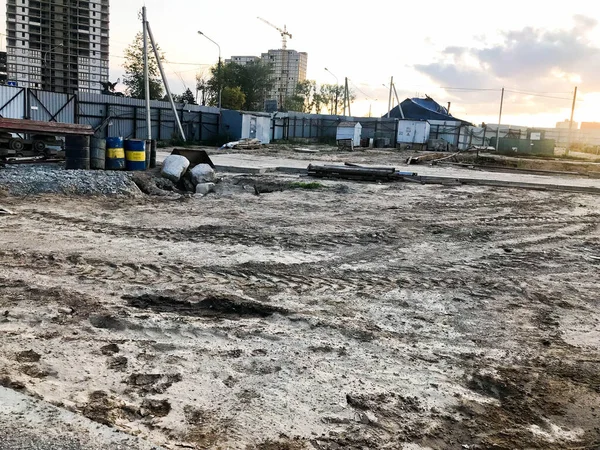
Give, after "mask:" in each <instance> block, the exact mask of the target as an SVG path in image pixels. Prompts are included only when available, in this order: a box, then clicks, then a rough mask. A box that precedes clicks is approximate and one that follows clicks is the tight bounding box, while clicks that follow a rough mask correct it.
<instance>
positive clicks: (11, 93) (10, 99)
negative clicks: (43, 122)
mask: <svg viewBox="0 0 600 450" xmlns="http://www.w3.org/2000/svg"><path fill="white" fill-rule="evenodd" d="M26 102H27V94H26V89H25V88H18V87H12V86H0V117H2V118H6V119H22V118H23V117H25V106H26Z"/></svg>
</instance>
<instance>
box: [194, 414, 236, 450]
mask: <svg viewBox="0 0 600 450" xmlns="http://www.w3.org/2000/svg"><path fill="white" fill-rule="evenodd" d="M183 412H184V414H185V421H186V422H187V424H188V430H187V433H186V434H185V437H184V439H185V440H186V441H188V442H190V443H192V444H194V445H195V446H196V447H194V448H215V446H216V445H218V444H219V443H220V442H222V441H224V440H225V439H226V436H227V431H228V430H229V429H230V428H231V427H232V425H233V422H232V421H231V420H230V419H221V418H219V417H218V415H217V414H216V413H215V412H214V411H208V410H204V409H200V408H194V407H193V406H189V405H188V406H185V407H184V409H183Z"/></svg>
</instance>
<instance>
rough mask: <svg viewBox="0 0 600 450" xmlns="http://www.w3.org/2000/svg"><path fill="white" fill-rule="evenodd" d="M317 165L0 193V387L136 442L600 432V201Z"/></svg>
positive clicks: (479, 445) (522, 438) (403, 445)
mask: <svg viewBox="0 0 600 450" xmlns="http://www.w3.org/2000/svg"><path fill="white" fill-rule="evenodd" d="M221 175H222V174H221ZM298 181H299V178H298V177H297V176H295V177H294V176H289V175H287V176H286V175H275V174H271V175H263V176H248V175H240V174H230V175H224V177H223V180H222V181H221V182H220V183H219V184H218V185H217V192H216V193H214V194H209V195H207V196H205V197H202V198H197V197H187V198H186V197H184V198H179V199H172V198H158V197H148V196H141V195H140V196H136V197H112V198H106V197H72V196H71V197H69V196H60V195H47V196H29V197H11V196H4V197H0V204H2V206H4V207H6V208H7V209H10V210H12V212H14V214H12V215H0V337H1V344H0V384H1V385H2V386H4V387H7V388H10V389H13V390H17V391H19V392H21V393H26V394H27V395H29V396H32V397H35V398H37V399H42V400H43V401H45V402H48V403H50V404H53V405H56V406H58V407H60V408H61V409H65V410H68V411H70V412H74V413H76V414H77V415H81V416H85V417H87V418H89V419H92V420H93V421H95V422H96V423H98V424H103V425H108V426H111V427H114V428H115V429H117V430H120V431H123V432H126V433H127V434H129V435H134V436H137V438H139V439H141V440H140V441H139V442H140V443H139V447H136V446H137V445H138V444H132V443H130V444H128V445H127V446H126V447H124V448H149V446H148V445H155V446H162V447H165V448H172V449H176V448H197V449H205V448H206V449H227V448H230V449H257V450H277V449H293V450H296V449H370V448H373V449H379V448H382V449H386V448H389V449H406V450H419V449H427V448H431V449H467V448H468V449H491V448H493V449H526V448H527V449H530V448H534V449H596V448H600V418H599V417H598V414H599V413H600V354H599V350H600V327H599V321H600V309H599V303H598V293H599V292H600V278H599V274H600V212H599V210H598V206H599V202H600V199H599V197H597V196H592V195H584V194H573V193H557V192H554V193H551V192H544V191H533V190H523V189H498V188H491V187H479V186H468V187H465V186H437V185H426V186H423V185H418V184H406V183H391V184H378V183H359V182H347V181H320V182H319V183H320V184H319V185H314V184H312V185H310V184H303V183H298ZM300 181H302V182H305V181H306V180H300ZM309 181H312V180H309ZM257 192H259V193H260V195H256V193H257ZM11 421H21V422H23V421H27V413H26V411H25V412H23V411H22V412H20V413H19V415H18V417H16V418H15V417H12V418H11V417H7V416H6V415H0V425H2V423H5V424H6V423H9V424H10V423H12V422H11ZM31 424H32V425H31V426H32V427H33V428H39V427H38V425H36V424H38V422H36V421H35V420H33V421H32V422H31ZM56 426H57V427H58V426H59V425H56ZM38 431H40V432H42V433H43V430H38ZM136 442H137V441H136ZM142 442H143V443H144V444H142ZM146 444H148V445H146ZM1 447H2V444H0V448H1ZM65 448H66V447H65ZM113 448H115V447H113Z"/></svg>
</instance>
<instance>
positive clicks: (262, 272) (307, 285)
mask: <svg viewBox="0 0 600 450" xmlns="http://www.w3.org/2000/svg"><path fill="white" fill-rule="evenodd" d="M0 258H1V259H0V261H2V263H3V265H4V266H5V267H10V268H15V269H31V270H35V272H37V273H39V274H43V275H58V276H60V275H62V276H64V275H67V276H70V277H75V278H78V279H80V280H94V281H105V282H108V283H111V282H119V284H121V285H123V284H125V285H130V286H151V285H153V284H164V285H177V286H180V285H189V286H194V285H203V284H205V285H207V286H232V287H235V288H237V289H239V288H242V289H244V290H245V291H246V292H254V291H266V292H269V291H272V292H273V293H278V292H281V291H282V290H283V291H285V290H287V291H294V292H298V293H306V292H311V293H315V294H316V293H324V292H335V293H337V294H343V293H351V292H354V293H357V292H361V293H367V292H371V291H374V292H377V291H379V290H380V289H382V288H395V287H398V283H397V280H395V279H394V278H391V277H388V276H386V275H381V274H376V273H372V272H366V271H364V272H355V271H352V272H351V275H350V276H348V274H347V273H345V272H344V273H340V274H339V275H338V276H335V275H333V274H331V272H329V273H330V275H327V274H323V273H322V270H323V267H317V266H315V265H313V264H309V265H308V266H310V268H307V267H306V266H305V265H302V264H300V265H290V266H287V265H284V264H256V265H254V264H242V265H239V266H235V267H214V268H207V267H201V266H194V265H189V264H182V265H178V264H160V265H159V264H154V263H150V264H147V263H129V262H108V261H104V260H101V259H91V258H83V257H81V256H70V257H67V258H66V260H62V261H60V260H56V259H55V258H54V257H53V256H52V255H44V254H39V253H38V254H30V253H25V252H19V253H17V254H14V255H12V254H11V253H10V252H6V251H4V252H0Z"/></svg>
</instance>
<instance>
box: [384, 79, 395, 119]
mask: <svg viewBox="0 0 600 450" xmlns="http://www.w3.org/2000/svg"><path fill="white" fill-rule="evenodd" d="M393 86H394V77H393V76H392V78H391V80H390V99H389V100H388V112H387V114H386V117H387V118H388V119H389V118H390V112H391V110H392V89H393Z"/></svg>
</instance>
